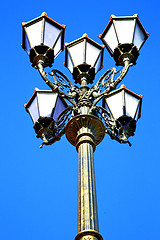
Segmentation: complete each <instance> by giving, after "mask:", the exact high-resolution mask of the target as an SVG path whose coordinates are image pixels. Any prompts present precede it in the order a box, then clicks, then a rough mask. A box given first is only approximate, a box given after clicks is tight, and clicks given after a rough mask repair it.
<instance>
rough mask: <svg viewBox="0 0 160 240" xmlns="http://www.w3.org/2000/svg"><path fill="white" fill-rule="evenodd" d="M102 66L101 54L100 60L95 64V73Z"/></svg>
mask: <svg viewBox="0 0 160 240" xmlns="http://www.w3.org/2000/svg"><path fill="white" fill-rule="evenodd" d="M100 68H101V55H100V56H99V58H98V61H97V62H96V65H95V73H97V72H98V71H99V70H100Z"/></svg>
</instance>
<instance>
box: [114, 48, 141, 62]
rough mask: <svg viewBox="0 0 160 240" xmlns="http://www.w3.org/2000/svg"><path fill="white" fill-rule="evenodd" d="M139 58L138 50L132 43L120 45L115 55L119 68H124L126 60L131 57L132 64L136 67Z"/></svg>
mask: <svg viewBox="0 0 160 240" xmlns="http://www.w3.org/2000/svg"><path fill="white" fill-rule="evenodd" d="M138 56H139V52H138V49H137V47H136V46H135V45H134V44H132V43H125V44H119V45H118V47H116V48H115V50H114V53H113V57H114V60H115V62H116V65H117V66H124V58H126V57H129V59H130V62H131V63H133V64H134V65H135V64H136V60H137V58H138Z"/></svg>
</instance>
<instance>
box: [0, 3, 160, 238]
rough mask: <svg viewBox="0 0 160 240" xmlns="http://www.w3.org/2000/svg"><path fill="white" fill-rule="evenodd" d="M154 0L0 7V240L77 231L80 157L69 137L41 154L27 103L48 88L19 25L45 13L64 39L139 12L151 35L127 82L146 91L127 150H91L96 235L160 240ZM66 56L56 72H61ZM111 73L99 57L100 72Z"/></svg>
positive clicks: (94, 32)
mask: <svg viewBox="0 0 160 240" xmlns="http://www.w3.org/2000/svg"><path fill="white" fill-rule="evenodd" d="M159 7H160V4H159V1H158V0H153V1H141V0H135V1H126V0H125V1H117V0H114V1H104V0H102V1H95V2H94V1H91V0H88V1H84V0H82V1H63V0H62V1H50V0H46V1H41V0H39V1H31V0H28V1H27V2H22V1H18V0H15V1H11V0H10V1H9V2H3V5H2V6H1V38H0V46H1V59H0V61H1V84H0V86H1V94H0V102H1V117H0V126H1V131H0V133H1V134H0V135H1V137H0V149H1V150H0V156H1V157H0V240H53V239H59V240H62V239H65V240H71V239H74V237H75V236H76V234H77V215H78V212H77V203H78V191H77V190H78V161H77V159H78V156H77V152H76V149H75V148H74V147H73V146H71V145H70V144H69V143H68V142H67V140H66V137H65V136H63V138H62V139H61V141H60V142H57V143H55V144H54V145H52V146H48V147H44V148H43V149H40V148H39V145H40V144H41V141H40V140H39V139H37V138H36V136H35V133H34V130H33V128H32V126H33V125H32V122H31V119H30V117H29V115H28V114H27V113H26V112H25V109H24V106H23V105H24V104H25V103H26V102H27V101H28V100H29V98H30V97H31V95H32V93H33V91H34V88H35V87H38V88H39V89H48V88H47V86H46V85H45V83H44V82H43V80H41V78H40V76H39V74H38V71H37V70H35V69H34V68H32V67H31V64H30V62H29V58H28V56H27V54H26V53H25V52H24V51H23V49H22V48H21V35H22V34H21V22H27V21H29V20H31V19H33V18H35V17H38V16H39V15H41V13H42V12H44V11H45V12H47V14H48V16H49V17H51V18H53V19H54V20H55V21H57V22H59V23H60V24H65V25H66V26H67V28H66V35H65V41H66V42H71V41H73V40H75V39H77V38H79V37H81V36H82V35H83V33H87V34H88V36H89V37H90V38H92V39H93V40H95V41H97V42H98V43H100V44H101V41H100V39H99V38H98V35H99V34H101V33H102V31H103V30H104V28H105V26H106V25H107V23H108V21H109V19H110V15H111V14H114V15H116V16H127V15H133V14H135V13H138V14H139V18H140V21H141V22H142V24H143V26H144V28H145V29H146V31H147V32H149V33H150V36H149V38H148V40H147V42H146V43H145V45H144V46H143V48H142V49H141V52H140V56H139V58H138V61H137V65H136V66H133V67H132V68H131V69H130V71H129V73H128V75H127V76H126V77H125V80H124V81H123V83H124V84H125V85H126V87H127V88H128V89H130V90H132V91H134V92H135V93H137V94H142V95H143V96H144V97H143V104H142V117H141V119H140V120H139V122H138V124H137V130H136V134H135V136H134V137H132V138H131V139H130V140H131V142H132V147H131V148H130V147H129V146H128V145H120V144H119V143H117V142H115V141H112V140H110V138H109V136H107V135H106V136H105V139H104V140H103V142H102V143H101V144H100V145H99V146H97V149H96V152H95V173H96V186H97V199H98V213H99V225H100V233H101V234H102V236H103V238H104V240H117V239H118V240H159V239H160V157H159V151H160V150H159V149H160V138H159V125H160V107H159V102H160V100H159V89H160V80H159V74H160V73H159V61H160V60H159V52H160V51H159V39H160V31H159V24H160V20H159ZM63 62H64V52H63V53H61V54H60V55H59V56H58V57H57V59H56V60H55V64H54V66H53V67H54V68H57V69H59V70H61V71H63V72H64V73H65V74H66V75H67V76H68V77H69V78H70V79H72V76H71V74H70V72H69V71H68V70H67V69H65V67H64V66H63ZM113 66H115V64H114V61H113V59H112V58H111V57H110V55H109V54H108V52H107V50H105V55H104V68H103V69H102V70H101V72H99V73H98V75H97V78H96V79H97V80H98V78H99V77H100V75H101V74H102V73H104V72H105V71H106V70H107V69H108V68H111V67H113Z"/></svg>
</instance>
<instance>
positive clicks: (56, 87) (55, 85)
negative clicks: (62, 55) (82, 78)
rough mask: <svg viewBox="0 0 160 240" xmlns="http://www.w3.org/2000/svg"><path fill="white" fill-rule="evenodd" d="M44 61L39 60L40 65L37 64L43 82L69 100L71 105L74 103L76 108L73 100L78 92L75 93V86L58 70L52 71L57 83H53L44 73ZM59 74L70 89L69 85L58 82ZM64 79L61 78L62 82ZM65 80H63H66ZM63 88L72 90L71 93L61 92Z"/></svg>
mask: <svg viewBox="0 0 160 240" xmlns="http://www.w3.org/2000/svg"><path fill="white" fill-rule="evenodd" d="M43 66H44V61H43V60H39V61H38V64H37V68H38V71H39V73H40V75H41V76H42V78H43V80H44V81H45V83H46V84H47V85H48V86H49V87H50V88H51V89H52V90H53V91H54V92H57V93H58V94H59V95H60V96H61V97H63V98H65V99H67V100H68V101H69V102H70V103H72V104H73V105H74V106H75V107H76V102H75V101H74V100H73V98H75V97H76V94H77V93H76V91H74V89H75V86H74V85H73V84H72V83H71V82H70V80H69V79H68V78H67V77H66V76H65V75H64V74H63V73H61V72H60V71H58V70H53V71H52V74H50V75H52V76H53V77H54V80H55V83H52V82H51V81H50V80H49V78H48V77H47V73H46V72H45V71H44V67H43ZM57 73H58V74H59V75H61V76H62V77H63V78H64V79H65V80H66V81H67V83H68V84H69V86H70V87H68V85H67V84H62V83H61V84H60V81H58V79H57V78H56V76H57ZM62 77H61V81H62ZM64 79H63V80H64ZM63 87H68V88H70V92H69V94H66V93H64V92H63V91H61V89H63Z"/></svg>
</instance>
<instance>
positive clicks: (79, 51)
mask: <svg viewBox="0 0 160 240" xmlns="http://www.w3.org/2000/svg"><path fill="white" fill-rule="evenodd" d="M69 51H70V54H71V56H72V59H73V63H74V66H75V67H76V66H78V65H80V64H83V63H84V59H83V58H84V41H83V42H80V43H78V44H76V45H74V46H72V47H70V48H69Z"/></svg>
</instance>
